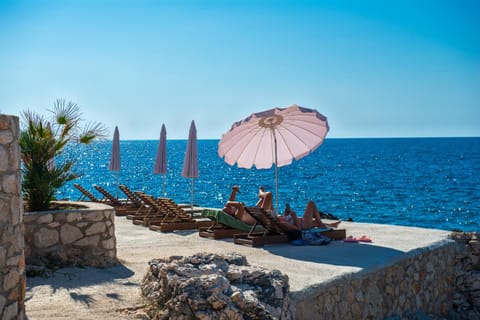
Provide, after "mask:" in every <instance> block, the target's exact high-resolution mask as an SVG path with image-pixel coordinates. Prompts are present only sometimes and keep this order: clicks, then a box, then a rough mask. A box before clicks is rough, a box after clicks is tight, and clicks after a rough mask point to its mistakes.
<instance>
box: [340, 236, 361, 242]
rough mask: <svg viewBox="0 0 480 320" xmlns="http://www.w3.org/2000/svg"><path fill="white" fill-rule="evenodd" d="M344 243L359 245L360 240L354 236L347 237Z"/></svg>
mask: <svg viewBox="0 0 480 320" xmlns="http://www.w3.org/2000/svg"><path fill="white" fill-rule="evenodd" d="M343 242H347V243H357V242H358V239H357V238H355V237H354V236H348V237H346V238H345V239H344V240H343Z"/></svg>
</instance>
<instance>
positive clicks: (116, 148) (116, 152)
mask: <svg viewBox="0 0 480 320" xmlns="http://www.w3.org/2000/svg"><path fill="white" fill-rule="evenodd" d="M108 170H110V171H115V172H116V173H117V191H116V196H117V198H118V175H119V174H120V134H119V133H118V127H117V126H115V132H114V133H113V141H112V155H111V156H110V165H109V166H108Z"/></svg>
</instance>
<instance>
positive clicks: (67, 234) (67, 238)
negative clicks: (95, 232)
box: [60, 224, 84, 245]
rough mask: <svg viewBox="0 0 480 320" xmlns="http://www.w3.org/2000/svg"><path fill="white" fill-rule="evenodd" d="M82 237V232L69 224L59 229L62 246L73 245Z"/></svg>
mask: <svg viewBox="0 0 480 320" xmlns="http://www.w3.org/2000/svg"><path fill="white" fill-rule="evenodd" d="M83 236H84V235H83V232H82V231H81V230H80V229H79V228H77V227H75V226H72V225H70V224H65V225H63V226H62V227H61V228H60V238H61V240H62V243H63V244H64V245H67V244H71V243H74V242H75V241H77V240H78V239H80V238H82V237H83Z"/></svg>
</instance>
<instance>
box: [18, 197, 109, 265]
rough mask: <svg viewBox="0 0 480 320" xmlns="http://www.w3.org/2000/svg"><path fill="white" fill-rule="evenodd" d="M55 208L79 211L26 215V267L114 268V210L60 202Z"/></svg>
mask: <svg viewBox="0 0 480 320" xmlns="http://www.w3.org/2000/svg"><path fill="white" fill-rule="evenodd" d="M56 204H58V205H60V206H61V205H69V206H76V207H77V206H81V207H78V208H72V209H68V210H55V211H42V212H27V213H25V217H24V223H25V256H26V260H27V264H28V265H51V264H53V265H55V266H92V267H108V266H112V265H115V264H116V263H117V251H116V238H115V224H114V223H115V221H114V219H115V210H114V209H113V208H112V207H110V206H107V205H104V204H100V203H86V202H62V201H59V202H56Z"/></svg>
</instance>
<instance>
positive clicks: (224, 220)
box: [202, 209, 263, 232]
mask: <svg viewBox="0 0 480 320" xmlns="http://www.w3.org/2000/svg"><path fill="white" fill-rule="evenodd" d="M202 217H204V218H209V219H210V220H213V221H215V222H217V223H219V224H223V225H225V226H227V227H230V228H234V229H237V230H241V231H245V232H249V231H250V230H251V229H252V226H251V225H249V224H247V223H245V222H243V221H240V220H238V219H237V218H235V217H232V216H231V215H229V214H228V213H225V212H223V211H222V210H215V209H203V210H202ZM255 231H263V228H262V227H261V226H257V227H256V228H255Z"/></svg>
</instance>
